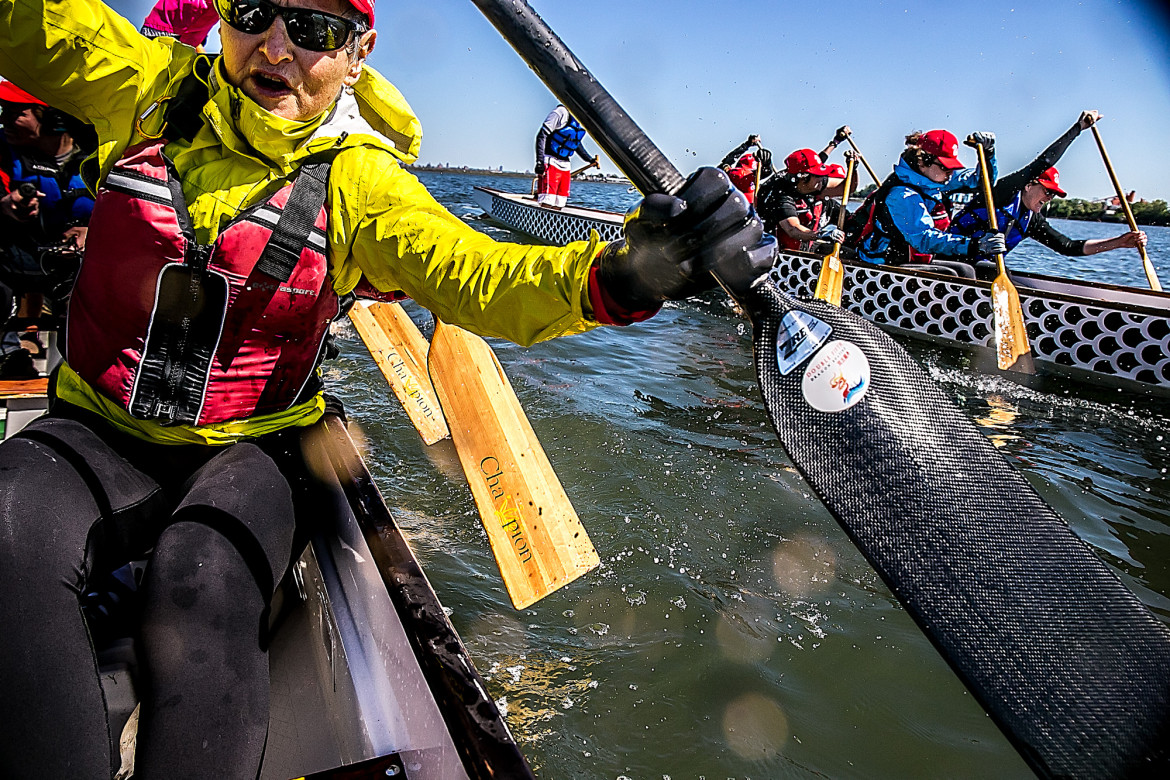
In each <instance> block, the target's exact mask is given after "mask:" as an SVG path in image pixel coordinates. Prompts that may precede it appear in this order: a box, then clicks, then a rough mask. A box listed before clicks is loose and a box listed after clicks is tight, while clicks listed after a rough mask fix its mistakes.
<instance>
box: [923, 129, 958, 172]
mask: <svg viewBox="0 0 1170 780" xmlns="http://www.w3.org/2000/svg"><path fill="white" fill-rule="evenodd" d="M918 148H919V149H921V150H922V151H924V152H926V153H927V154H933V155H934V156H935V157H937V158H938V161H939V162H940V163H941V164H942V167H944V168H950V169H951V170H952V171H955V170H958V169H959V168H962V167H963V163H961V162H959V139H958V138H955V136H954V135H952V134H951V133H948V132H947V131H946V130H931V131H930V132H929V133H923V135H922V138H921V139H919V141H918Z"/></svg>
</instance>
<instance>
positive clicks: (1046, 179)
mask: <svg viewBox="0 0 1170 780" xmlns="http://www.w3.org/2000/svg"><path fill="white" fill-rule="evenodd" d="M1036 181H1038V182H1039V183H1040V186H1041V187H1043V188H1044V189H1046V190H1051V191H1052V192H1054V193H1055V194H1056V196H1057V197H1059V198H1063V197H1064V196H1066V195H1068V193H1067V192H1065V191H1064V190H1062V189H1061V188H1060V174H1059V173H1057V170H1056V169H1055V168H1049V169H1048V170H1046V171H1044V173H1042V174H1040V175H1039V176H1037V177H1036Z"/></svg>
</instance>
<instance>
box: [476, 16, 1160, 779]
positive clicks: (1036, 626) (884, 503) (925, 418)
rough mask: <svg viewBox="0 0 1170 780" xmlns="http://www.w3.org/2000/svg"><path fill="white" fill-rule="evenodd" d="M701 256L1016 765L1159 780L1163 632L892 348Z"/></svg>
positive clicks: (602, 111) (634, 160)
mask: <svg viewBox="0 0 1170 780" xmlns="http://www.w3.org/2000/svg"><path fill="white" fill-rule="evenodd" d="M473 2H474V3H475V5H476V6H477V7H478V8H479V9H480V10H481V11H482V12H483V14H484V15H485V16H486V17H487V18H488V19H489V21H491V23H492V24H493V25H494V26H495V27H496V29H497V30H498V31H499V32H500V34H501V35H502V36H503V37H504V39H505V40H507V41H508V42H509V43H510V44H511V45H512V46H513V48H515V49H516V51H517V52H518V53H519V54H520V55H521V57H522V58H523V59H524V60H525V61H526V62H527V63H528V65H529V67H531V68H532V70H533V71H535V72H536V74H537V76H539V77H540V79H541V81H543V82H544V84H545V86H547V87H548V88H549V90H550V91H551V92H552V93H553V94H554V95H555V96H556V97H557V98H558V99H559V100H560V101H561V102H562V103H564V104H565V105H566V106H568V107H569V109H570V110H572V111H573V114H574V116H576V117H577V118H578V119H579V120H580V121H581V123H582V124H583V125H584V126H585V127H586V128H588V130H589V134H590V136H591V137H593V138H594V139H595V140H596V141H597V142H598V143H599V144H600V145H601V147H602V149H604V151H605V153H606V155H607V156H608V157H609V158H610V159H611V160H613V161H614V162H615V163H616V165H617V167H618V169H619V170H621V171H622V172H623V173H625V174H626V175H627V176H629V177H630V180H631V181H632V182H633V183H634V184H635V185H637V186H638V188H639V189H640V190H641V191H642V192H643V193H645V194H649V193H654V192H662V193H677V192H679V191H680V190H681V189H682V188H683V186H684V184H685V179H684V178H683V176H682V174H680V173H679V172H678V169H676V168H675V167H674V166H673V165H672V164H671V163H670V161H669V160H668V159H666V157H665V155H663V154H662V152H661V151H660V150H659V149H658V148H657V147H656V146H655V145H654V144H653V142H652V141H651V140H650V139H649V138H648V137H647V136H646V134H645V133H643V132H642V130H641V128H639V127H638V125H637V124H636V123H635V122H634V121H633V120H632V119H631V118H630V117H629V115H628V114H626V112H625V111H624V110H623V109H622V108H621V106H619V105H618V104H617V101H615V100H614V99H613V96H612V95H610V94H609V93H608V92H606V91H605V88H604V87H602V86H601V85H600V83H599V82H598V81H597V79H596V78H595V77H594V76H593V75H592V74H591V73H590V72H589V70H588V69H587V68H586V67H585V66H584V65H583V64H582V63H581V62H580V60H578V59H577V58H576V57H575V56H574V55H573V53H572V52H571V51H570V50H569V48H568V47H567V46H565V44H564V42H562V41H561V40H560V38H558V37H557V36H556V33H554V32H553V31H552V30H550V29H549V27H548V25H547V24H545V23H544V21H543V20H542V19H541V18H540V17H539V16H537V14H536V12H535V11H533V10H532V8H531V7H529V6H528V4H527V3H526V2H524V1H523V0H473ZM712 260H713V264H712V266H710V270H711V273H712V275H713V276H715V278H716V279H717V280H718V281H719V283H720V284H721V285H722V286H723V288H724V289H725V290H727V292H728V293H729V294H731V296H732V297H733V298H735V299H736V300H737V301H738V302H740V303H741V304H742V305H743V308H744V310H745V311H746V312H747V314H748V316H749V317H750V318H751V321H752V328H753V343H754V350H755V362H756V370H757V374H758V378H759V382H760V389H761V392H762V395H763V398H764V404H765V407H766V408H767V411H768V416H769V417H770V419H771V421H772V425H773V426H774V428H775V430H776V434H777V436H778V438H779V440H780V442H781V443H782V444H783V446H784V449H785V450H786V451H787V453H788V455H789V457H790V458H791V462H792V464H793V465H794V466H795V467H796V468H797V469H798V470H799V472H800V473H801V475H802V476H803V477H804V478H805V480H806V481H807V482H808V484H809V485H810V487H811V488H812V489H813V490H814V491H815V493H816V495H817V496H818V498H820V500H821V501H822V502H823V503H824V505H825V506H826V508H828V510H829V511H830V512H831V513H832V514H833V516H834V517H835V518H837V521H838V522H839V523H840V524H841V526H842V527H843V528H844V529H845V531H846V532H847V533H848V534H849V536H850V538H851V539H852V540H853V542H854V543H855V544H856V545H857V546H858V548H859V549H860V550H861V551H862V552H863V553H864V554H865V556H866V558H867V559H868V560H869V561H870V563H872V564H873V566H874V568H875V569H876V570H877V572H878V573H879V574H880V575H881V577H882V579H883V581H885V582H886V584H887V585H889V586H890V589H891V590H892V592H893V593H894V595H895V596H896V597H897V598H898V600H899V601H900V602H901V603H902V604H903V606H905V608H906V610H907V612H908V613H909V614H910V615H911V616H912V617H913V618H914V619H915V620H916V621H917V622H918V625H919V626H920V627H921V628H922V630H923V632H924V633H925V634H926V636H927V637H929V638H930V640H931V641H932V642H933V643H934V645H935V647H936V648H937V649H938V650H939V652H940V654H941V655H942V657H943V658H945V659H946V660H947V661H948V663H950V664H951V666H952V668H953V669H954V670H955V672H956V673H957V674H958V675H959V676H960V678H961V679H962V680H963V682H964V683H965V684H966V685H967V687H968V688H969V689H970V691H971V693H973V694H974V696H975V698H976V699H977V700H978V701H979V702H980V703H981V704H982V705H983V706H984V707H985V708H986V709H987V711H988V713H989V714H990V715H991V717H992V718H993V719H994V721H995V722H996V723H997V724H998V725H999V726H1000V727H1001V728H1002V729H1003V731H1004V733H1005V734H1006V735H1007V736H1008V738H1009V739H1010V740H1011V741H1012V743H1013V744H1014V745H1015V746H1016V747H1017V748H1018V749H1019V751H1020V755H1021V756H1022V757H1023V758H1024V759H1025V761H1027V763H1028V764H1029V765H1030V766H1031V767H1032V768H1033V769H1034V770H1035V771H1036V772H1037V773H1038V774H1039V775H1041V776H1042V777H1051V778H1056V777H1061V778H1065V777H1094V778H1095V777H1121V776H1123V775H1125V774H1126V770H1127V769H1128V770H1129V774H1130V775H1131V776H1138V775H1142V776H1149V777H1164V776H1170V750H1168V749H1167V743H1166V735H1167V734H1170V628H1168V627H1167V626H1166V625H1165V624H1164V623H1163V622H1162V621H1161V620H1160V619H1158V618H1157V617H1156V616H1155V615H1153V614H1152V613H1151V612H1150V610H1149V609H1148V608H1147V607H1146V606H1145V605H1143V604H1142V603H1141V601H1140V600H1139V599H1138V598H1137V597H1136V596H1134V594H1133V592H1132V591H1130V590H1129V589H1128V588H1126V586H1125V585H1124V584H1123V583H1122V582H1121V581H1120V580H1119V579H1118V577H1117V575H1116V574H1115V573H1114V572H1113V571H1112V570H1111V569H1109V567H1107V566H1106V565H1105V564H1104V563H1103V562H1102V561H1101V559H1100V557H1098V556H1097V555H1096V554H1095V553H1094V552H1093V550H1091V549H1090V548H1089V547H1088V545H1086V544H1085V543H1084V542H1082V541H1081V540H1080V539H1078V538H1077V537H1076V536H1075V535H1074V534H1073V533H1072V531H1071V530H1070V528H1069V526H1068V523H1067V522H1065V521H1064V520H1063V519H1062V518H1060V516H1059V515H1057V514H1056V513H1055V512H1054V511H1053V510H1052V508H1051V507H1050V506H1048V504H1047V503H1045V501H1044V500H1043V499H1042V498H1041V497H1040V495H1039V494H1038V493H1037V492H1036V490H1035V488H1034V487H1032V485H1031V484H1030V483H1029V482H1028V480H1027V479H1025V478H1024V477H1023V475H1021V474H1020V472H1019V471H1017V470H1016V469H1014V468H1012V466H1011V465H1010V464H1009V463H1008V461H1007V460H1006V459H1005V458H1004V456H1003V454H1002V453H1000V452H998V451H997V450H996V449H995V447H994V446H993V445H992V444H991V442H989V441H988V440H987V437H986V436H984V435H983V434H982V433H980V431H979V430H978V429H977V428H976V427H975V426H974V424H973V423H972V422H971V420H970V418H969V416H968V415H966V414H965V413H964V412H963V411H961V410H960V409H958V408H957V407H956V406H955V404H954V402H953V401H952V400H951V398H950V394H949V393H947V392H944V391H943V390H942V389H941V388H940V387H939V386H938V383H937V382H935V381H933V380H932V379H931V378H930V377H929V376H928V375H927V374H926V372H925V371H924V370H923V369H922V367H921V366H919V365H918V364H917V363H916V362H915V360H914V359H913V358H912V357H911V356H910V355H909V354H908V353H907V352H906V350H905V349H904V348H902V347H901V346H899V345H898V344H897V343H896V342H895V341H894V340H893V339H892V338H890V336H889V335H888V334H886V333H884V332H882V331H881V330H880V329H879V328H877V327H876V326H875V325H874V324H873V323H871V322H868V321H867V320H865V319H863V318H861V317H859V316H857V315H855V314H853V313H851V312H849V311H847V310H846V309H843V308H840V307H837V306H830V305H828V304H827V303H824V302H823V301H815V300H802V299H800V298H796V297H794V296H792V295H791V294H789V293H788V292H787V291H786V290H785V289H783V287H782V286H781V283H780V282H779V280H778V279H777V278H776V277H773V276H772V275H771V274H769V273H767V272H761V270H760V269H758V268H756V267H754V266H753V265H752V264H751V263H750V262H747V261H746V259H745V256H744V254H743V253H740V252H735V251H732V252H729V253H728V254H727V255H726V256H724V257H720V258H712ZM990 486H994V487H995V489H994V490H992V489H989V487H990ZM1087 746H1089V747H1087Z"/></svg>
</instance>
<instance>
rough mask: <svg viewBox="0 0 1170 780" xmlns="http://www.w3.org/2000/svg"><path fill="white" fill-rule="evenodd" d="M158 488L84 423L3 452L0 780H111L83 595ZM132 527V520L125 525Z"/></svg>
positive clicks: (31, 431) (29, 432)
mask: <svg viewBox="0 0 1170 780" xmlns="http://www.w3.org/2000/svg"><path fill="white" fill-rule="evenodd" d="M157 499H159V494H158V488H157V486H156V485H154V483H153V482H152V481H151V480H149V479H148V478H146V477H145V476H143V475H142V474H141V473H140V472H138V471H137V470H136V469H134V468H133V467H131V466H130V465H129V464H128V463H127V462H126V461H125V460H123V459H122V458H121V457H120V456H118V455H117V454H116V453H115V452H114V451H113V450H111V449H110V448H109V447H108V445H106V444H105V443H104V442H103V441H102V440H101V439H100V438H98V437H97V436H96V435H95V434H94V433H93V432H92V431H90V430H89V429H88V428H86V427H85V426H84V425H82V424H81V423H78V422H76V421H72V420H61V419H41V420H37V421H34V422H33V423H32V424H31V425H29V426H28V428H26V429H25V430H24V431H22V432H21V434H20V435H19V436H17V437H15V438H13V439H11V440H9V441H6V442H4V443H3V444H0V626H3V631H4V637H3V641H0V700H2V701H3V706H0V777H4V778H14V779H15V778H38V780H39V779H41V778H50V777H51V778H108V777H110V776H111V774H112V771H113V769H116V768H117V766H118V764H116V763H113V762H114V761H115V760H116V759H115V757H114V756H113V755H111V754H112V749H111V740H110V734H109V728H108V725H107V718H106V710H105V702H104V699H103V696H102V690H101V684H100V681H99V677H98V671H97V663H96V660H95V657H94V651H93V648H92V646H91V641H90V635H89V632H88V630H87V627H86V624H85V621H84V619H83V617H82V611H81V604H80V598H79V597H80V594H81V593H82V592H84V591H83V589H84V587H85V584H86V581H87V578H88V577H89V576H90V573H91V572H92V571H94V569H95V568H96V567H97V566H98V563H97V562H98V561H99V559H101V558H102V557H103V556H105V555H106V554H116V553H115V551H113V550H112V549H110V548H111V547H115V546H121V545H122V544H123V543H124V542H126V541H127V540H128V539H129V536H128V535H127V534H126V533H124V532H125V531H126V528H119V527H118V526H119V523H120V520H125V519H127V518H128V517H129V516H130V515H134V514H136V513H137V512H138V511H139V510H147V511H148V510H149V508H150V506H151V505H152V504H153V503H154V502H155V501H156V500H157ZM128 525H133V523H128Z"/></svg>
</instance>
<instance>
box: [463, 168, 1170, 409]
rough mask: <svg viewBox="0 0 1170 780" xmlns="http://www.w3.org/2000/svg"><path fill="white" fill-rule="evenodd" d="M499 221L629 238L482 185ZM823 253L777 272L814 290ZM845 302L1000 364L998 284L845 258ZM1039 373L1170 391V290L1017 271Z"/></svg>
mask: <svg viewBox="0 0 1170 780" xmlns="http://www.w3.org/2000/svg"><path fill="white" fill-rule="evenodd" d="M475 189H476V191H475V192H474V193H473V196H474V198H475V200H476V203H477V204H478V205H479V206H480V208H482V209H483V210H484V213H485V214H486V215H487V216H488V217H489V218H491V219H492V220H493V221H495V222H498V223H499V224H501V225H503V226H504V227H507V228H509V229H510V230H513V231H515V232H517V233H520V234H523V235H525V236H528V237H530V238H532V239H535V240H537V241H542V242H544V243H549V244H565V243H568V242H570V241H581V240H585V239H587V238H588V237H589V233H590V231H592V230H596V231H597V232H598V233H599V234H600V236H601V238H602V239H603V240H606V241H612V240H615V239H617V238H620V237H621V226H622V219H623V215H622V214H619V213H616V212H611V211H601V210H598V209H589V208H580V207H575V206H568V207H565V208H564V209H562V210H559V211H558V210H553V209H548V208H544V207H541V206H538V205H537V204H536V202H535V201H534V200H533V199H532V198H530V197H526V196H523V195H516V194H513V193H507V192H501V191H499V190H494V189H489V188H486V187H476V188H475ZM821 262H822V258H821V257H820V256H819V255H811V254H806V253H802V252H785V253H782V254H781V255H780V259H779V262H778V263H777V264H776V266H775V268H773V270H772V274H773V275H774V276H775V277H776V279H777V280H778V281H779V282H780V284H781V285H782V286H783V287H785V288H787V289H789V290H791V291H793V292H794V293H795V294H797V295H801V296H807V297H810V298H811V297H812V295H813V292H814V290H815V289H816V282H817V276H818V275H819V273H820V268H821ZM844 262H845V282H844V293H843V295H842V299H841V303H842V306H844V307H845V308H847V309H849V310H850V311H853V312H855V313H857V314H859V315H861V316H863V317H865V318H866V319H868V320H871V321H873V322H874V323H876V324H877V325H879V326H881V327H882V328H885V329H886V330H888V331H890V332H892V333H895V334H898V335H902V336H906V337H909V338H912V339H919V340H923V341H927V342H932V343H935V344H939V345H943V346H946V347H954V348H959V349H962V350H966V351H970V352H974V353H976V354H977V358H978V360H979V361H980V365H982V364H983V363H984V362H985V363H986V364H987V365H991V366H994V365H995V330H994V324H993V314H992V308H991V282H988V281H981V280H968V279H960V278H956V277H953V276H943V275H940V274H936V273H933V272H931V271H930V270H929V266H922V267H921V268H907V267H904V266H903V267H894V266H885V265H873V264H870V263H863V262H859V261H853V262H850V261H848V260H845V261H844ZM1012 281H1013V282H1014V284H1015V286H1016V289H1017V290H1018V291H1019V294H1020V302H1021V305H1022V308H1023V312H1024V320H1025V323H1026V325H1027V328H1028V338H1029V340H1030V341H1031V346H1032V353H1033V356H1034V358H1035V364H1036V368H1037V371H1038V372H1039V373H1041V374H1044V375H1048V376H1054V377H1064V378H1069V379H1073V380H1077V381H1081V382H1089V383H1093V384H1094V385H1097V386H1105V387H1112V388H1120V389H1122V390H1125V391H1129V392H1133V393H1136V394H1141V395H1148V396H1153V397H1159V398H1170V294H1168V293H1165V292H1155V291H1152V290H1143V289H1138V288H1135V287H1122V286H1117V285H1111V284H1101V283H1097V282H1083V281H1078V280H1073V279H1064V278H1058V277H1053V276H1045V275H1041V274H1031V273H1022V272H1013V273H1012Z"/></svg>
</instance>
